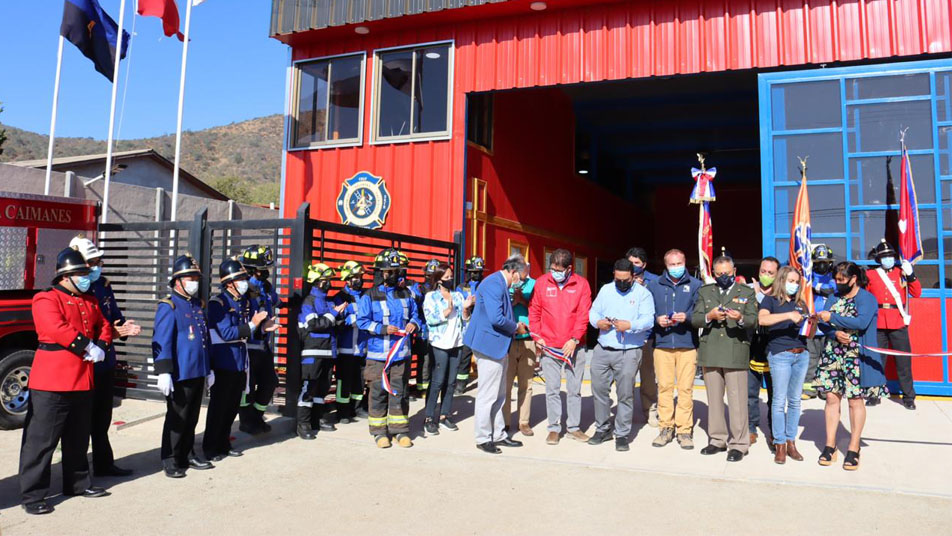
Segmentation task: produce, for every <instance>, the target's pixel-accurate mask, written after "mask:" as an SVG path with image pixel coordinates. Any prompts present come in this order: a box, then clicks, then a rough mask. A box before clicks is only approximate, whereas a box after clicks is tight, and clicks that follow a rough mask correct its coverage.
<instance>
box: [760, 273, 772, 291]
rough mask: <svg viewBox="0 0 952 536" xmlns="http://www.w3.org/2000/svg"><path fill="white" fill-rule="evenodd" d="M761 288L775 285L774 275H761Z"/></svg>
mask: <svg viewBox="0 0 952 536" xmlns="http://www.w3.org/2000/svg"><path fill="white" fill-rule="evenodd" d="M759 279H760V286H762V287H764V288H767V287H769V286H770V285H773V281H774V277H773V276H772V275H766V274H760V277H759Z"/></svg>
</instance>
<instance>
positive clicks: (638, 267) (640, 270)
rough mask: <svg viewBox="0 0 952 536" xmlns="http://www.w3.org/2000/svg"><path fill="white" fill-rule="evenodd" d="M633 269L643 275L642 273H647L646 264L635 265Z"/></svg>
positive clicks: (637, 273) (636, 273)
mask: <svg viewBox="0 0 952 536" xmlns="http://www.w3.org/2000/svg"><path fill="white" fill-rule="evenodd" d="M632 271H633V272H635V275H641V274H643V273H645V267H644V266H635V267H634V268H632Z"/></svg>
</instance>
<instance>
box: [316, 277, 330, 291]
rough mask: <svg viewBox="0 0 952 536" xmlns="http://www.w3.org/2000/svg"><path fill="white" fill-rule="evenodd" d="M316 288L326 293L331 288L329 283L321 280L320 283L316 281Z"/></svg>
mask: <svg viewBox="0 0 952 536" xmlns="http://www.w3.org/2000/svg"><path fill="white" fill-rule="evenodd" d="M317 288H319V289H321V290H323V291H325V292H327V291H328V290H329V289H330V288H331V282H330V281H328V280H326V279H323V280H321V281H318V282H317Z"/></svg>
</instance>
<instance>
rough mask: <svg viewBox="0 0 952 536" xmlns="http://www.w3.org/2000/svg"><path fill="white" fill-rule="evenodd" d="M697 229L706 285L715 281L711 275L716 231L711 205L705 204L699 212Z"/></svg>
mask: <svg viewBox="0 0 952 536" xmlns="http://www.w3.org/2000/svg"><path fill="white" fill-rule="evenodd" d="M699 218H700V221H698V227H697V252H698V257H699V259H700V265H701V277H702V278H703V279H704V282H705V283H708V282H710V281H713V280H714V277H713V275H712V274H711V260H712V258H713V257H714V229H713V224H712V222H711V204H710V203H709V202H707V201H705V202H703V203H702V204H701V206H700V211H699Z"/></svg>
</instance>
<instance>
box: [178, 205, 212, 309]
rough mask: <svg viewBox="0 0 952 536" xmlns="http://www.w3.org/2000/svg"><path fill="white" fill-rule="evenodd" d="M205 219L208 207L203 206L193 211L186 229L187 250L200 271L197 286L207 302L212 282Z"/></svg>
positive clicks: (203, 300) (203, 299) (206, 218)
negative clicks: (199, 282) (199, 279)
mask: <svg viewBox="0 0 952 536" xmlns="http://www.w3.org/2000/svg"><path fill="white" fill-rule="evenodd" d="M207 220H208V208H205V207H203V208H201V209H200V210H198V212H196V213H195V219H194V220H192V225H191V227H190V228H189V230H188V252H189V253H191V254H192V257H194V258H195V261H196V262H198V267H199V269H200V270H201V271H202V281H201V284H200V285H199V287H198V288H199V292H200V296H201V298H202V302H204V303H208V296H209V294H210V293H211V283H212V267H211V262H212V261H211V256H210V254H209V253H210V252H209V251H208V248H207V247H206V246H205V243H206V240H205V238H206V235H207V234H208V226H207V225H206V223H207ZM173 232H174V231H173Z"/></svg>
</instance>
